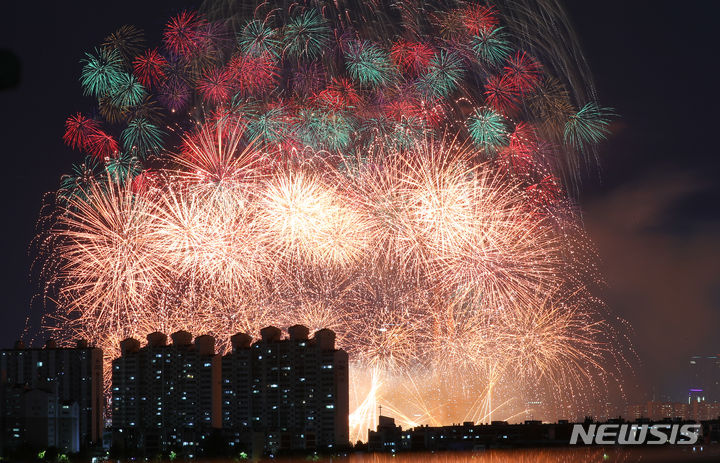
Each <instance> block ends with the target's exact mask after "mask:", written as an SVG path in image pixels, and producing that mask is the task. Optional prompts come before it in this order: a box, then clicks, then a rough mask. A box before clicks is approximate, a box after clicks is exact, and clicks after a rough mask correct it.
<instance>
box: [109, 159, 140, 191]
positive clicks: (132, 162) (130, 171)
mask: <svg viewBox="0 0 720 463" xmlns="http://www.w3.org/2000/svg"><path fill="white" fill-rule="evenodd" d="M105 170H107V173H108V175H109V176H110V179H111V180H112V181H113V182H115V183H119V184H124V183H125V182H127V181H130V180H132V179H133V178H135V176H137V175H138V174H139V173H140V172H142V165H141V164H140V160H139V159H138V158H137V157H136V156H133V155H131V154H128V153H120V154H119V155H118V156H117V157H114V158H110V159H108V160H107V162H106V163H105Z"/></svg>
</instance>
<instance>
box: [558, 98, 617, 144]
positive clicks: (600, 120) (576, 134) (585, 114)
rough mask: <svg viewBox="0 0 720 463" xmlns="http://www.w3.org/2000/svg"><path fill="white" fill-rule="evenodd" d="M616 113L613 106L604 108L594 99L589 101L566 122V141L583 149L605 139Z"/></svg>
mask: <svg viewBox="0 0 720 463" xmlns="http://www.w3.org/2000/svg"><path fill="white" fill-rule="evenodd" d="M614 114H615V113H614V111H613V110H612V108H603V107H601V106H599V105H598V104H597V103H595V102H594V101H591V102H590V103H587V104H586V105H585V106H583V107H582V108H581V109H580V111H578V112H576V113H575V114H573V115H572V116H570V118H569V119H568V121H567V122H566V123H565V133H564V139H565V143H566V144H569V145H571V146H573V147H575V148H576V149H579V150H581V151H582V150H585V149H587V148H588V146H589V145H592V144H595V143H598V142H600V141H601V140H604V139H605V138H607V134H608V133H609V132H610V128H609V125H610V117H611V116H613V115H614Z"/></svg>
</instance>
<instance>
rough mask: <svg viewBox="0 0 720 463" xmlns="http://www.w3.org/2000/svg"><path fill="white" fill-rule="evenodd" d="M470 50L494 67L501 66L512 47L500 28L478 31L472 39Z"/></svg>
mask: <svg viewBox="0 0 720 463" xmlns="http://www.w3.org/2000/svg"><path fill="white" fill-rule="evenodd" d="M472 49H473V51H474V52H475V54H476V55H477V56H478V57H479V58H480V59H481V60H483V61H485V62H486V63H488V64H492V65H495V66H497V65H500V64H502V63H503V61H505V60H506V59H507V57H508V56H510V53H511V52H512V46H511V45H510V42H509V41H508V39H507V35H505V33H504V32H503V31H502V27H497V28H495V29H492V30H485V29H480V32H479V33H478V35H475V36H473V38H472Z"/></svg>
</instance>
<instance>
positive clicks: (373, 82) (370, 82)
mask: <svg viewBox="0 0 720 463" xmlns="http://www.w3.org/2000/svg"><path fill="white" fill-rule="evenodd" d="M345 67H346V68H347V71H348V74H350V77H351V78H352V79H353V80H355V81H356V82H358V83H359V84H360V85H364V86H370V87H374V86H379V85H385V84H387V83H389V82H390V80H391V79H392V76H393V74H394V71H395V68H394V66H393V64H392V62H391V61H390V56H389V55H388V53H387V52H386V51H385V50H383V49H382V48H380V47H378V46H377V45H375V44H373V43H371V42H369V41H367V40H366V41H355V42H350V43H348V45H347V50H346V51H345Z"/></svg>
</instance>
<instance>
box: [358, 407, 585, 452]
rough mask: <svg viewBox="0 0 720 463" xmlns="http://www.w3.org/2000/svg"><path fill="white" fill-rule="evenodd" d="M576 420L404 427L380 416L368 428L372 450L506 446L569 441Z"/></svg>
mask: <svg viewBox="0 0 720 463" xmlns="http://www.w3.org/2000/svg"><path fill="white" fill-rule="evenodd" d="M572 426H573V425H572V423H569V422H568V421H566V420H561V421H558V422H557V423H542V422H541V421H536V420H527V421H525V422H524V423H523V424H508V423H507V422H506V421H493V422H491V423H490V424H475V423H474V422H472V421H466V422H464V423H462V424H453V425H450V426H418V427H415V428H412V429H408V430H405V431H404V430H403V429H402V428H401V427H400V426H397V425H395V420H394V419H392V418H389V417H387V416H380V419H379V423H378V426H377V429H376V430H375V431H373V430H368V450H369V451H374V452H399V451H444V450H480V449H486V448H502V447H524V446H527V447H534V446H548V445H551V446H552V445H558V446H564V445H567V444H568V442H569V441H570V435H571V432H572Z"/></svg>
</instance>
